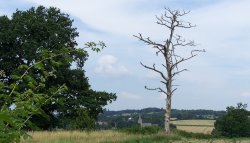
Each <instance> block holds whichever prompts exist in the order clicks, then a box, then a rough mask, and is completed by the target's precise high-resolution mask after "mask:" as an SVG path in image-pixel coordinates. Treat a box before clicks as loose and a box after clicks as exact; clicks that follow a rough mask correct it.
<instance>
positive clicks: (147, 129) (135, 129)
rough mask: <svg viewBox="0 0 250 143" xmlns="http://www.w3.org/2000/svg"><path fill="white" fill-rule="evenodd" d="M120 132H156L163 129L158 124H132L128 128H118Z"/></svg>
mask: <svg viewBox="0 0 250 143" xmlns="http://www.w3.org/2000/svg"><path fill="white" fill-rule="evenodd" d="M119 130H120V131H122V132H126V133H130V134H143V135H145V134H156V133H158V132H159V131H162V130H163V129H162V128H161V127H159V126H147V127H141V126H132V127H130V128H122V129H119Z"/></svg>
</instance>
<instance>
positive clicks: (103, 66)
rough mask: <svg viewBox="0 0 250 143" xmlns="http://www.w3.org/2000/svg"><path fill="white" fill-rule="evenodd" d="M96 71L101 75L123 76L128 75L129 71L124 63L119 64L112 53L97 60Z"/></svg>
mask: <svg viewBox="0 0 250 143" xmlns="http://www.w3.org/2000/svg"><path fill="white" fill-rule="evenodd" d="M95 73H98V74H101V75H111V76H122V75H128V74H129V71H128V69H127V68H126V67H125V66H124V65H119V64H118V63H117V59H116V58H115V57H114V56H112V55H104V56H102V57H100V59H99V60H98V61H97V67H96V68H95Z"/></svg>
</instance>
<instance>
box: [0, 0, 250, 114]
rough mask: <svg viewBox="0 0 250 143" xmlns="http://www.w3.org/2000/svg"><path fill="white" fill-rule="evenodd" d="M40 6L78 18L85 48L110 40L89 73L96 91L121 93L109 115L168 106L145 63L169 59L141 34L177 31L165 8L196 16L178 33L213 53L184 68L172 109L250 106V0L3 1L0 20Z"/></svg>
mask: <svg viewBox="0 0 250 143" xmlns="http://www.w3.org/2000/svg"><path fill="white" fill-rule="evenodd" d="M39 5H43V6H45V7H50V6H53V7H57V8H59V9H61V11H62V12H64V13H67V14H69V15H70V18H72V19H74V23H73V25H74V27H76V28H77V30H78V32H79V34H80V36H79V37H78V38H77V42H78V46H79V47H84V43H86V42H88V41H95V42H98V41H104V42H105V43H106V45H107V47H106V48H105V49H103V50H102V51H101V52H100V53H94V52H91V51H89V55H90V57H89V59H88V60H87V61H86V64H85V71H86V76H87V77H88V78H89V83H90V85H91V88H92V89H94V90H97V91H106V92H113V93H116V95H117V100H116V101H114V102H112V103H111V104H109V105H107V106H105V108H107V109H109V110H124V109H142V108H147V107H158V108H165V96H164V95H163V94H161V93H159V92H157V91H148V90H146V89H145V88H144V86H145V85H147V86H149V87H161V86H162V85H161V83H160V80H161V78H160V76H159V75H157V74H156V73H154V72H151V71H149V70H147V69H145V68H143V67H142V66H141V65H140V62H142V63H144V64H147V65H152V64H156V66H160V65H161V63H162V62H163V58H162V57H157V56H156V55H155V51H154V50H153V49H152V48H151V47H149V46H148V45H146V44H145V43H143V42H141V41H139V40H138V39H136V38H135V37H133V35H136V34H138V33H142V34H143V35H144V36H145V37H151V39H152V40H155V41H157V42H161V41H164V40H166V36H167V35H168V34H169V32H168V31H167V29H166V28H164V27H162V26H160V25H157V24H156V18H155V16H156V15H160V14H161V13H164V7H167V8H170V9H172V10H175V9H178V10H186V11H190V13H189V14H188V15H186V16H185V17H183V20H185V21H189V22H191V23H192V24H195V25H196V27H195V28H192V29H186V30H185V29H180V30H178V31H176V32H178V34H179V35H182V36H183V37H185V39H187V40H194V41H195V43H196V44H197V46H196V47H195V48H196V49H205V50H206V52H205V53H200V54H199V55H198V56H197V57H195V58H193V59H191V60H189V61H187V62H185V63H183V64H182V65H180V67H182V68H188V69H189V71H188V72H185V73H182V74H181V75H179V76H178V77H177V78H176V80H175V84H177V85H180V86H178V90H177V91H176V92H175V93H174V95H173V97H172V108H174V109H212V110H225V109H226V107H227V106H236V104H237V103H239V102H243V103H247V104H248V105H249V107H248V109H250V104H249V102H250V46H249V42H250V15H249V13H250V1H249V0H237V1H236V0H188V1H187V0H157V1H156V0H155V1H152V0H105V1H104V0H91V1H90V0H71V1H69V0H0V15H8V16H9V17H11V14H12V13H13V12H15V11H16V9H19V10H27V9H29V8H30V7H32V6H35V7H37V6H39ZM185 50H187V49H185ZM190 50H191V48H190ZM178 52H180V53H181V54H182V55H184V56H188V55H186V54H187V53H186V52H183V51H181V50H180V51H178Z"/></svg>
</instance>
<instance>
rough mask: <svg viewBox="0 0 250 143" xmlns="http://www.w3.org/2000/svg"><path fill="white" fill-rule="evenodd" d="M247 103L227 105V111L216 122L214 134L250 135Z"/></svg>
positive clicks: (226, 135)
mask: <svg viewBox="0 0 250 143" xmlns="http://www.w3.org/2000/svg"><path fill="white" fill-rule="evenodd" d="M246 107H247V105H246V104H242V103H238V105H237V107H232V106H231V107H227V113H226V114H225V115H224V116H222V117H220V118H218V119H217V120H216V122H215V124H214V127H215V129H214V130H213V132H212V134H213V135H214V136H225V137H250V118H249V117H248V116H249V112H248V111H247V110H246Z"/></svg>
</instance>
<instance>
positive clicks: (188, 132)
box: [21, 120, 250, 143]
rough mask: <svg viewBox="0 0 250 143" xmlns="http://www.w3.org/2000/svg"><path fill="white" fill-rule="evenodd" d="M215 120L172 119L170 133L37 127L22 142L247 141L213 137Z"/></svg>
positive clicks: (245, 141) (147, 142)
mask: <svg viewBox="0 0 250 143" xmlns="http://www.w3.org/2000/svg"><path fill="white" fill-rule="evenodd" d="M214 122H215V121H214V120H175V121H171V123H172V124H174V125H176V127H177V129H173V130H172V132H171V134H170V135H169V136H165V134H164V131H163V130H160V131H159V132H158V133H153V132H150V133H149V134H147V133H145V134H144V133H142V132H138V131H137V130H138V128H128V129H129V130H99V131H41V132H38V131H37V132H29V135H30V136H31V138H29V139H27V140H23V141H22V142H21V143H207V142H209V143H230V142H233V143H234V142H240V143H250V138H237V139H229V138H215V137H212V136H211V132H212V130H213V125H214ZM158 128H159V127H158ZM131 129H132V130H131ZM135 129H137V130H135ZM139 129H140V127H139ZM124 131H125V132H124Z"/></svg>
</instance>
